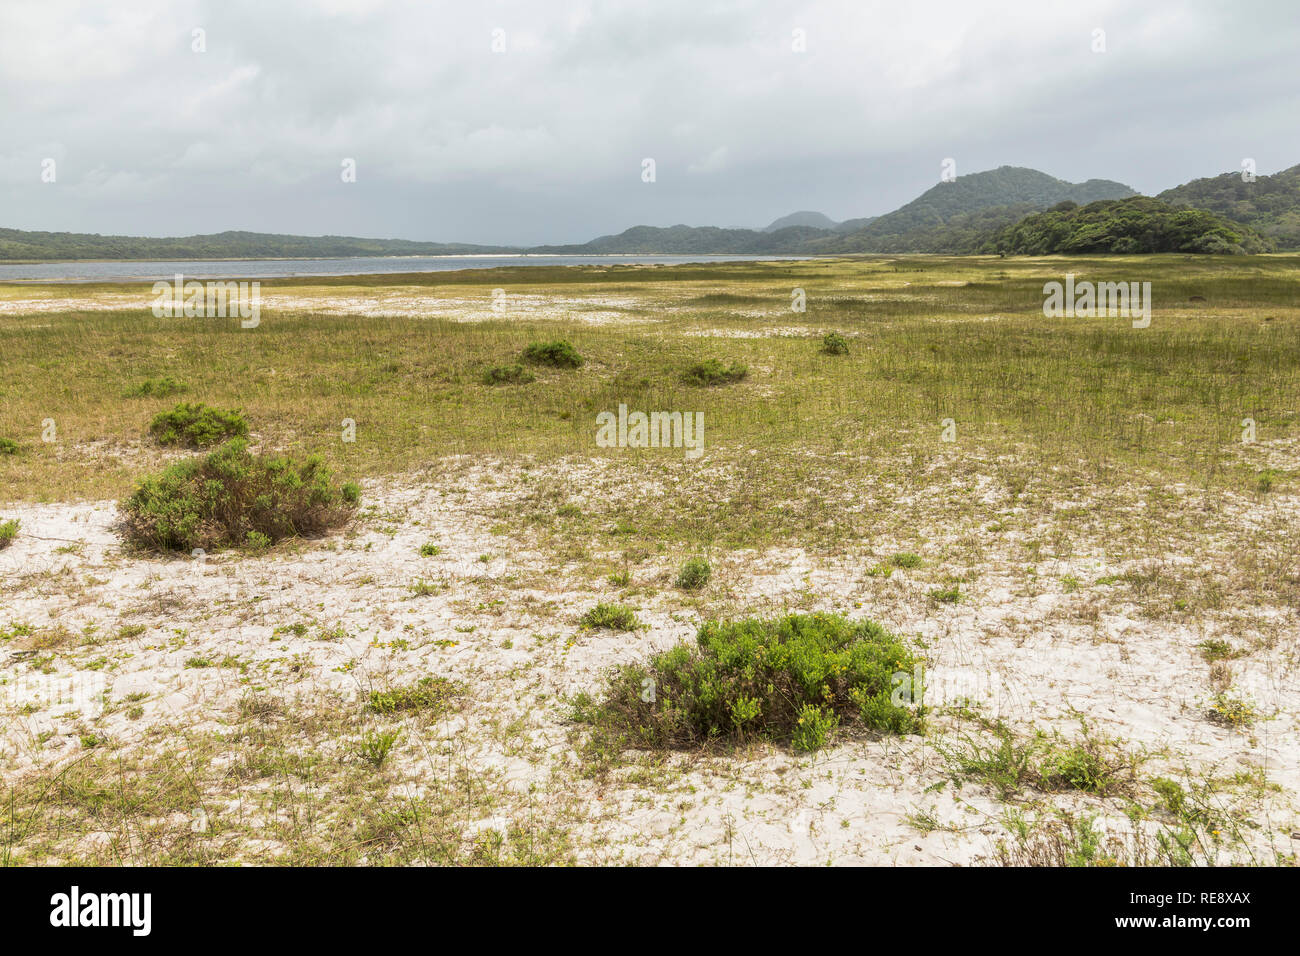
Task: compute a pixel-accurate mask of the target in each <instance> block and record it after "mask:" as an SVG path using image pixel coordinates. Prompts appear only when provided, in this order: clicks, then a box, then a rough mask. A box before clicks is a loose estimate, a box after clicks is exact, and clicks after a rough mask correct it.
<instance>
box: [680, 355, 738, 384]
mask: <svg viewBox="0 0 1300 956" xmlns="http://www.w3.org/2000/svg"><path fill="white" fill-rule="evenodd" d="M748 374H749V369H748V368H746V367H745V366H744V365H742V364H740V363H739V362H733V363H732V364H731V365H729V366H728V365H724V364H723V363H722V362H720V361H719V360H718V359H715V358H711V359H705V360H704V361H703V362H696V363H695V364H693V365H691V366H689V367H688V368H687V369H686V370H685V371H684V372H682V381H683V382H685V383H686V384H687V385H698V386H712V385H730V384H732V383H733V382H739V381H740V380H741V379H743V378H744V377H745V376H747V375H748Z"/></svg>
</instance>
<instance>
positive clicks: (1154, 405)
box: [0, 256, 1300, 541]
mask: <svg viewBox="0 0 1300 956" xmlns="http://www.w3.org/2000/svg"><path fill="white" fill-rule="evenodd" d="M1298 264H1300V257H1296V256H1256V257H1237V258H1225V257H1214V258H1213V259H1212V260H1211V259H1191V258H1183V257H1178V256H1163V257H1155V256H1134V257H1111V258H1105V259H1099V258H1084V257H1080V258H1072V259H1042V260H1032V259H1029V260H997V259H979V258H972V259H951V258H943V257H934V258H926V257H920V258H914V259H906V258H893V259H866V260H840V261H828V262H807V263H804V262H798V263H779V264H778V263H768V264H763V263H755V264H735V265H731V264H728V265H708V266H680V267H677V266H675V267H671V268H661V269H654V270H647V269H643V268H629V267H619V266H614V267H610V268H609V269H608V270H604V271H602V270H593V269H586V268H575V269H570V270H567V271H566V270H563V269H537V270H533V271H529V270H513V269H506V270H488V271H485V272H466V273H463V274H462V273H457V274H445V273H444V274H440V275H436V276H429V275H417V276H402V277H356V278H349V279H347V280H344V279H336V280H324V279H319V280H311V281H308V280H305V279H304V280H276V281H274V282H268V283H264V291H266V292H268V293H270V292H274V291H275V290H276V289H281V290H285V291H290V292H293V293H294V294H301V295H304V296H308V297H310V296H313V295H315V296H319V297H320V298H321V301H322V303H324V302H325V301H326V297H328V296H330V295H333V294H336V293H337V294H348V293H349V291H364V290H368V289H373V288H377V287H386V286H392V285H395V284H402V285H403V286H405V285H410V286H412V287H415V288H421V287H424V288H432V287H435V286H436V287H437V288H438V290H439V294H443V293H445V294H446V295H447V296H449V297H455V296H460V297H464V298H465V300H466V301H472V302H479V301H482V302H483V303H484V304H486V303H487V302H488V301H489V297H490V292H491V289H492V288H493V287H496V286H499V285H506V286H508V287H511V288H512V289H515V290H517V291H519V292H521V293H527V294H530V295H540V296H543V297H545V296H548V295H554V296H557V297H559V296H566V297H573V296H578V297H581V296H584V295H604V294H610V295H617V296H619V298H620V299H621V300H623V299H626V300H630V301H632V302H633V303H634V304H631V305H628V306H622V307H620V308H623V309H624V310H625V312H626V314H627V315H628V317H629V318H630V319H641V318H645V319H660V318H662V311H661V310H662V309H663V308H664V307H672V306H674V305H676V304H678V303H682V304H684V305H685V306H686V309H685V311H683V312H679V313H677V314H675V315H674V316H673V318H672V320H671V322H667V323H656V324H654V325H652V326H646V325H636V324H633V325H626V326H623V325H619V324H616V323H615V324H608V325H602V326H591V325H586V324H584V323H581V322H577V321H572V322H568V321H565V320H549V321H547V322H545V323H539V322H530V321H528V320H527V319H519V320H509V321H508V320H505V319H488V320H485V321H482V322H472V323H462V322H456V321H453V320H452V319H451V318H448V317H441V316H437V315H435V316H419V317H400V316H382V317H379V316H376V317H367V316H334V317H331V319H330V321H328V322H321V321H319V320H318V319H317V318H316V317H314V316H313V315H312V314H311V313H310V309H304V310H303V311H302V312H296V313H276V312H268V313H267V315H266V320H265V321H263V323H262V324H261V326H260V327H259V328H258V329H256V330H241V329H239V328H237V327H236V328H233V329H232V328H229V327H227V326H225V325H222V324H219V323H211V322H206V321H204V320H200V319H172V320H168V322H167V323H166V324H164V323H160V322H158V321H157V320H156V319H154V318H153V317H152V316H151V315H150V314H149V313H148V312H147V311H146V310H139V311H119V312H91V313H79V312H76V311H68V312H66V313H60V312H57V311H56V312H51V313H48V314H44V315H43V316H42V321H41V323H39V324H34V323H31V322H28V321H26V320H24V319H23V318H22V317H21V316H13V315H0V345H2V346H3V354H4V355H5V362H4V363H3V365H0V395H3V402H0V435H7V436H9V437H10V438H12V439H13V440H15V441H18V442H20V443H21V444H22V445H23V446H24V448H25V449H26V453H25V454H23V455H20V456H0V486H3V487H5V488H6V489H7V493H8V495H10V496H12V497H13V498H15V499H18V500H34V499H39V498H41V497H55V498H60V499H66V498H69V497H78V496H84V497H103V496H111V495H115V494H116V495H120V494H122V493H123V492H124V491H125V490H126V488H127V487H129V485H130V484H131V483H132V481H133V479H134V478H135V477H136V476H137V475H138V466H135V465H133V464H131V463H129V462H128V461H126V460H115V459H111V458H110V459H108V460H105V459H104V457H103V455H102V454H99V453H97V452H95V451H94V444H93V443H95V442H97V441H101V440H103V439H109V440H114V441H121V442H132V441H134V440H136V437H137V429H138V428H139V424H138V423H139V415H138V404H139V403H138V400H128V399H125V398H124V397H123V394H122V391H123V382H124V381H127V382H130V381H140V380H142V379H145V378H147V377H150V376H152V375H155V374H156V370H157V369H158V368H162V367H165V368H168V369H169V374H170V375H171V376H173V377H174V378H175V379H176V380H177V381H184V382H186V383H188V384H189V386H190V388H191V390H192V391H193V392H195V393H199V394H202V395H203V396H204V397H205V399H206V400H207V401H209V402H211V403H212V404H213V405H215V406H217V407H229V408H235V407H237V408H242V409H243V410H244V412H245V414H246V416H247V418H248V420H250V421H253V422H256V423H257V429H258V433H259V436H261V437H262V439H263V441H265V442H266V443H268V444H269V446H270V447H275V448H282V449H285V450H290V451H292V450H297V451H299V452H301V451H304V450H308V449H310V450H317V449H319V450H321V451H323V452H324V453H325V454H326V455H327V457H328V458H329V460H330V461H331V462H333V463H335V464H336V465H339V466H342V467H346V468H347V470H348V471H349V472H351V473H354V474H357V475H361V476H372V475H383V474H391V473H393V472H401V471H403V470H407V469H411V468H414V467H416V466H418V465H419V464H421V463H423V462H426V461H428V460H429V459H430V458H436V457H439V456H442V455H449V454H475V455H493V456H502V457H507V458H510V457H515V456H531V457H534V458H537V459H540V460H543V461H545V460H553V459H555V458H561V457H566V456H572V455H580V456H584V457H590V456H603V455H606V454H614V453H615V452H607V451H605V450H603V449H599V448H597V447H596V446H595V444H594V432H595V425H594V417H595V414H596V413H597V412H598V411H600V410H605V409H611V408H617V406H618V404H619V402H627V403H628V405H629V407H631V408H647V409H689V410H693V411H701V412H703V413H704V415H705V421H706V422H707V423H708V427H707V436H708V440H707V452H706V460H710V459H711V460H717V461H725V462H730V463H734V464H735V465H736V466H737V467H740V468H742V469H745V468H748V467H750V466H749V463H748V462H747V461H746V458H745V455H746V452H747V450H748V449H751V448H761V449H763V453H764V464H765V466H766V467H767V469H768V471H769V473H772V472H775V473H774V474H772V479H773V480H770V481H767V482H763V483H762V484H763V485H765V486H767V487H753V488H751V489H750V490H749V491H748V495H749V498H748V500H745V501H743V502H741V501H736V502H735V503H734V504H733V505H731V506H728V507H724V508H723V509H722V511H721V513H720V514H718V515H717V517H716V520H715V528H717V529H718V531H717V532H715V533H721V534H724V535H734V536H736V537H738V538H745V537H748V538H749V539H750V540H751V541H753V540H756V539H757V538H758V535H757V534H756V533H755V532H756V531H757V529H756V528H750V527H747V525H750V524H751V523H752V516H751V515H750V512H752V510H753V508H754V507H755V506H766V505H768V504H770V503H773V502H774V501H776V500H779V497H778V496H779V493H780V488H781V486H783V485H785V484H787V483H789V482H791V481H798V480H800V478H801V477H802V475H801V472H803V471H806V470H807V469H808V468H810V467H812V465H813V464H814V461H815V460H816V459H824V461H823V462H822V467H823V468H829V469H831V470H832V471H833V472H834V471H839V472H842V473H843V474H844V475H845V476H847V475H852V474H859V473H860V472H861V469H862V464H861V462H871V463H873V467H877V468H881V469H885V470H887V471H888V472H889V473H890V475H891V477H892V476H894V475H896V476H897V478H898V480H900V481H902V482H903V483H904V484H905V485H909V484H910V485H913V486H916V484H917V481H918V479H919V477H920V476H922V475H925V474H928V473H931V472H932V470H933V469H934V468H936V467H949V465H947V464H946V462H947V459H946V458H945V455H944V453H945V452H952V451H957V450H960V452H961V453H962V455H963V456H964V457H966V458H973V457H976V456H979V457H986V458H996V457H998V456H1005V455H1008V454H1012V455H1014V454H1017V453H1022V452H1023V451H1024V450H1026V449H1032V454H1033V458H1034V461H1035V463H1036V465H1038V466H1041V467H1037V468H1036V469H1035V470H1034V471H1033V472H1032V474H1033V480H1034V481H1035V482H1044V481H1049V480H1050V481H1053V482H1059V483H1060V484H1061V485H1062V486H1070V485H1073V484H1074V483H1075V482H1091V483H1095V484H1098V485H1100V486H1102V487H1107V486H1112V485H1116V484H1118V483H1120V482H1121V481H1123V480H1126V479H1127V478H1128V477H1129V476H1131V475H1132V474H1133V473H1134V472H1141V473H1144V474H1151V475H1153V476H1157V477H1158V476H1167V477H1170V478H1173V479H1176V480H1180V481H1185V482H1187V483H1188V484H1189V485H1191V486H1193V487H1198V488H1205V487H1209V488H1225V489H1226V488H1241V487H1245V486H1247V485H1248V486H1249V487H1253V486H1254V484H1255V483H1256V481H1255V479H1254V478H1253V477H1250V476H1253V475H1254V474H1256V470H1252V471H1251V472H1249V476H1248V475H1243V474H1240V473H1238V472H1237V471H1235V470H1234V469H1233V468H1230V467H1227V465H1228V464H1229V463H1230V462H1231V461H1232V460H1233V459H1234V457H1235V456H1236V455H1237V454H1238V453H1239V452H1240V450H1241V448H1242V446H1241V444H1240V441H1239V440H1238V438H1239V432H1240V428H1239V424H1238V423H1239V422H1240V421H1241V420H1242V418H1244V417H1250V418H1252V419H1254V420H1255V422H1257V425H1258V429H1259V435H1260V439H1261V441H1263V440H1268V441H1283V442H1285V441H1295V440H1297V439H1298V438H1300V417H1298V413H1297V410H1296V408H1295V402H1294V396H1295V395H1296V394H1297V392H1300V308H1297V305H1296V303H1297V301H1300V297H1298V296H1297V289H1298V288H1300V269H1298V268H1297V265H1298ZM1067 270H1069V271H1072V272H1074V273H1075V274H1076V275H1080V276H1082V277H1087V276H1089V275H1092V276H1094V277H1096V276H1101V277H1104V278H1107V279H1114V280H1116V281H1127V280H1142V279H1150V280H1155V281H1156V283H1157V284H1156V287H1155V296H1156V305H1155V313H1154V318H1153V321H1152V325H1151V327H1150V328H1148V329H1145V330H1135V329H1132V328H1130V327H1129V326H1128V324H1127V323H1125V322H1120V321H1114V320H1107V319H1046V318H1044V317H1043V315H1042V312H1041V307H1042V284H1043V282H1044V281H1046V280H1047V279H1052V278H1056V279H1059V278H1060V276H1061V275H1063V274H1064V272H1065V271H1067ZM904 281H906V282H909V283H910V285H908V286H903V284H902V283H903V282H904ZM941 282H942V283H947V282H966V283H967V284H966V285H964V286H954V285H946V284H939V283H941ZM794 285H800V286H802V287H804V288H806V289H808V294H809V297H810V304H811V307H815V309H816V315H817V322H818V324H825V325H831V324H833V325H834V326H836V327H838V328H840V329H842V330H843V332H844V334H855V335H864V336H867V337H869V340H870V342H871V344H872V347H871V348H861V349H855V350H853V351H852V352H851V353H850V354H848V355H845V356H840V357H839V358H838V359H837V360H836V361H835V362H827V361H825V360H824V359H823V358H822V357H821V356H820V355H819V354H818V353H817V352H816V350H813V349H809V348H808V347H807V343H806V339H801V338H799V337H795V336H781V335H772V336H763V335H761V333H762V332H763V331H764V330H765V329H766V328H768V327H770V326H774V325H782V326H785V325H789V324H790V322H791V321H792V319H791V313H789V311H788V302H789V290H790V288H791V287H793V286H794ZM33 289H40V290H41V291H44V289H43V287H33V286H21V287H14V286H0V298H3V297H13V296H17V295H31V294H33V292H32V290H33ZM101 289H102V290H103V292H104V293H115V292H120V291H122V287H120V286H112V287H97V286H86V287H77V288H76V289H66V288H56V289H55V290H54V291H53V293H52V294H53V295H56V296H58V295H62V296H71V295H72V294H74V293H75V294H77V295H94V294H97V293H99V292H100V290H101ZM720 289H726V290H728V292H727V294H728V295H736V296H741V297H743V298H744V299H745V300H753V303H748V302H747V303H746V308H749V307H751V305H754V304H759V303H763V302H766V303H770V305H771V311H770V312H769V313H768V314H766V315H756V316H749V315H744V316H741V315H737V314H735V313H733V312H730V311H728V310H729V308H730V303H729V302H728V301H719V302H716V303H713V302H712V301H703V302H701V301H699V300H700V298H701V296H710V295H715V294H719V290H720ZM145 291H146V292H147V287H145ZM1193 294H1199V295H1204V296H1205V297H1206V298H1207V299H1208V300H1209V302H1210V303H1211V304H1212V306H1213V307H1212V308H1211V309H1208V310H1207V309H1205V308H1203V307H1195V308H1193V307H1186V306H1185V303H1186V300H1187V299H1188V298H1189V297H1190V296H1191V295H1193ZM691 303H694V304H693V305H692V304H691ZM990 317H996V319H995V320H993V321H990ZM1270 317H1271V319H1272V321H1267V322H1266V321H1265V319H1266V318H1270ZM718 327H724V328H726V329H738V330H745V329H749V330H753V331H755V332H757V333H760V336H759V337H753V338H712V339H705V340H701V339H700V338H699V337H690V336H685V335H681V334H679V333H683V332H689V331H707V330H709V329H714V328H718ZM548 332H549V334H551V335H554V334H555V333H556V332H559V333H560V334H562V335H563V336H564V338H563V341H566V342H568V343H570V344H571V345H572V346H573V348H574V349H575V350H576V351H578V352H579V353H580V354H581V355H582V357H583V358H584V359H586V362H585V364H584V365H583V366H582V367H581V368H580V369H578V370H576V371H574V372H573V374H568V375H564V376H550V377H547V378H545V379H539V380H538V381H536V382H534V383H533V384H531V385H529V386H528V387H527V388H488V387H486V386H484V385H483V384H482V376H483V374H484V371H483V370H484V369H485V368H491V367H493V366H495V365H497V364H498V363H499V362H500V361H501V358H502V356H504V355H510V354H519V353H520V352H522V351H523V349H524V348H525V347H527V346H528V345H529V344H530V343H537V342H539V341H549V340H541V339H540V336H539V333H541V334H547V333H548ZM178 340H183V341H184V342H186V345H187V347H186V349H185V350H181V351H178V350H176V349H175V347H174V344H175V342H176V341H178ZM702 342H707V347H708V349H709V351H710V352H711V353H713V354H714V356H715V357H716V359H717V361H718V362H719V363H720V364H722V365H723V366H724V367H725V368H731V367H732V366H737V365H738V366H743V367H745V368H747V369H748V373H747V376H746V378H745V379H744V380H743V381H740V382H736V383H734V384H732V385H730V386H728V387H726V388H693V387H690V386H686V385H685V383H683V382H682V381H681V379H680V376H681V370H682V369H683V368H686V367H688V366H690V365H692V364H693V363H696V362H698V361H699V358H698V352H699V350H700V348H701V344H702ZM358 343H364V345H365V348H364V350H359V349H358ZM305 356H310V358H311V361H309V362H308V361H305V360H304V357H305ZM54 368H58V369H60V370H63V372H64V373H65V374H64V375H63V376H62V379H61V380H62V385H61V387H60V388H59V389H57V390H49V389H40V388H32V387H31V383H32V382H38V381H42V380H45V379H46V378H47V377H48V375H49V374H50V371H51V369H54ZM946 417H951V418H953V419H954V420H955V421H956V422H957V423H958V426H959V430H958V436H959V439H958V442H957V445H956V447H955V448H954V447H952V446H944V445H941V444H940V443H939V442H937V441H936V440H935V437H934V436H935V435H937V433H938V430H939V422H940V421H941V419H943V418H946ZM46 418H50V419H52V420H54V421H55V422H57V423H58V435H59V438H58V443H57V445H56V444H55V443H44V442H41V441H40V440H39V429H38V428H37V423H40V422H41V421H42V420H44V419H46ZM348 418H350V419H353V420H355V421H357V422H359V423H363V425H364V427H363V428H361V429H360V430H359V432H358V438H357V441H355V442H350V443H349V442H341V441H339V440H338V435H339V422H341V421H342V420H344V419H348ZM801 456H802V457H801ZM808 456H813V457H812V458H809V457H808ZM831 456H833V457H831ZM643 457H647V456H643ZM949 457H950V456H949ZM655 461H657V459H655ZM678 468H679V469H681V470H683V471H684V472H685V467H684V466H683V465H681V463H678ZM904 490H905V491H906V490H907V489H906V488H905V489H904ZM756 496H757V497H756ZM814 510H816V509H814ZM676 517H677V518H682V517H687V515H683V514H678V515H677V516H676ZM801 517H805V516H801V515H800V514H798V513H797V512H796V513H793V514H786V515H783V516H781V519H780V521H779V522H778V523H777V524H776V526H775V527H772V529H771V534H772V536H773V537H775V536H777V535H785V536H788V534H789V527H788V526H789V525H790V524H791V523H792V519H796V518H801ZM824 517H825V516H824V515H821V514H812V513H809V514H807V515H806V518H807V519H808V525H809V526H810V527H811V526H813V525H814V524H815V523H816V522H817V521H820V520H822V519H824ZM685 523H686V522H684V521H680V520H674V521H673V524H676V525H684V524H685ZM783 525H784V526H786V527H782V526H783Z"/></svg>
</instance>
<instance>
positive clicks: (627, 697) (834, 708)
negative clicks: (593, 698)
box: [575, 614, 924, 752]
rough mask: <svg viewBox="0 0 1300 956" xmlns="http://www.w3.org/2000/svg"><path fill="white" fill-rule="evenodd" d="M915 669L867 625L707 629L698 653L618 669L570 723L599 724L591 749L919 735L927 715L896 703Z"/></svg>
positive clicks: (798, 618)
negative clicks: (859, 732) (899, 682)
mask: <svg viewBox="0 0 1300 956" xmlns="http://www.w3.org/2000/svg"><path fill="white" fill-rule="evenodd" d="M917 666H918V662H917V661H916V659H915V658H914V657H913V656H912V654H911V653H910V652H909V651H908V650H907V648H906V647H904V645H903V643H902V642H901V641H900V640H899V639H898V638H897V637H895V636H893V635H892V634H889V633H888V632H886V631H885V630H884V628H882V627H881V626H880V625H879V624H876V623H874V622H872V621H850V620H848V619H847V618H844V617H841V616H839V615H833V614H795V615H789V616H787V617H782V618H777V619H774V620H761V619H749V620H744V621H738V622H734V623H721V622H710V623H707V624H705V625H704V626H703V627H701V628H700V630H699V633H698V635H697V638H696V645H695V646H694V647H692V646H690V645H686V644H683V645H679V646H677V647H674V648H672V649H671V650H668V651H664V652H662V653H658V654H655V655H653V656H652V657H651V658H650V659H649V661H648V662H647V663H644V664H632V665H628V666H624V667H622V668H619V669H617V670H616V671H615V672H614V673H613V674H611V676H610V678H609V686H608V688H607V691H606V695H605V698H604V700H603V701H602V702H601V703H599V704H593V703H591V702H589V701H585V702H582V704H581V706H579V708H578V709H577V711H576V713H575V716H576V717H577V718H578V719H580V720H584V721H586V722H589V723H591V724H593V725H595V728H596V730H595V734H594V736H593V741H592V745H593V749H594V751H596V752H613V751H617V750H619V749H622V748H623V747H640V748H655V747H670V748H686V747H700V746H706V745H709V744H713V743H729V744H739V743H743V742H745V741H750V740H760V739H761V740H773V741H778V742H783V743H789V744H790V745H792V746H794V747H796V748H798V749H803V750H815V749H818V748H820V747H822V746H824V745H825V744H826V743H827V741H828V740H829V738H830V735H831V734H832V732H833V730H834V729H835V728H836V727H837V726H841V725H846V726H854V727H859V728H864V729H869V730H873V731H878V732H882V733H894V734H908V733H920V732H921V730H922V728H923V717H924V711H923V708H921V707H919V706H918V707H913V706H910V705H909V704H907V703H903V702H898V701H896V700H895V699H894V697H893V689H894V687H895V679H894V678H895V675H896V674H898V673H900V672H906V673H907V674H909V675H910V674H911V673H912V672H913V671H914V670H915V669H916V668H917Z"/></svg>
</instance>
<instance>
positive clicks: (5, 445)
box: [0, 438, 18, 455]
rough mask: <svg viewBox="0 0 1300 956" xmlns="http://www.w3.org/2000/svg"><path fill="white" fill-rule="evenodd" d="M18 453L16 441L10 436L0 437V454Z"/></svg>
mask: <svg viewBox="0 0 1300 956" xmlns="http://www.w3.org/2000/svg"><path fill="white" fill-rule="evenodd" d="M16 454H18V442H16V441H14V440H13V439H12V438H0V455H16Z"/></svg>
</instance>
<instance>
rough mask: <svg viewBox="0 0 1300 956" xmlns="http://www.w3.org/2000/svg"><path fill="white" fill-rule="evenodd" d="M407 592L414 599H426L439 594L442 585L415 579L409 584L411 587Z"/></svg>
mask: <svg viewBox="0 0 1300 956" xmlns="http://www.w3.org/2000/svg"><path fill="white" fill-rule="evenodd" d="M407 590H408V591H410V592H411V594H413V595H414V596H415V597H428V596H429V595H431V594H438V593H440V592H441V591H442V585H441V584H436V583H434V582H431V581H426V580H425V579H424V578H416V579H415V580H414V581H412V582H411V585H410V587H408V588H407Z"/></svg>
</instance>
